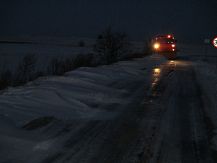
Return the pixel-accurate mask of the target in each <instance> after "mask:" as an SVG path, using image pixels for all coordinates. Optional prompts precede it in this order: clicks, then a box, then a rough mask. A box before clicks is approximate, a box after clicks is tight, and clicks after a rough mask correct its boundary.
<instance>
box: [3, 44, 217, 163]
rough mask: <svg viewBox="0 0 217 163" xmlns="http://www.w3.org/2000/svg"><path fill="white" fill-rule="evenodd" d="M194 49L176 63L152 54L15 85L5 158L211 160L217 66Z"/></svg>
mask: <svg viewBox="0 0 217 163" xmlns="http://www.w3.org/2000/svg"><path fill="white" fill-rule="evenodd" d="M197 47H199V46H197ZM195 49H198V48H195V46H188V47H185V48H182V51H180V55H179V58H178V60H177V61H167V60H166V59H164V58H163V57H161V56H159V55H152V56H148V57H145V58H142V59H136V60H133V61H124V62H119V63H116V64H113V65H107V66H100V67H96V68H88V67H83V68H79V69H77V70H75V71H71V72H68V73H66V74H65V75H64V76H61V77H55V76H54V77H44V78H40V79H38V80H36V81H33V82H31V83H28V84H27V85H25V86H23V87H17V88H10V89H8V90H7V91H6V92H4V93H3V94H2V95H0V128H1V133H0V144H1V145H0V158H1V160H0V162H2V163H6V162H7V163H11V162H12V163H13V162H16V163H23V162H30V163H31V162H32V163H40V162H43V163H49V162H76V163H77V162H94V163H96V162H99V163H100V162H115V161H116V162H124V163H126V162H153V163H156V161H158V162H167V163H174V162H180V160H181V161H182V162H194V161H198V162H207V161H210V162H209V163H212V161H213V160H212V159H211V157H208V156H210V155H212V154H210V149H209V147H208V146H209V145H210V146H211V148H212V150H211V151H212V152H214V154H215V152H216V151H217V118H216V117H217V102H216V99H217V68H216V65H215V64H214V63H215V62H213V60H204V59H203V58H202V59H200V57H202V56H203V53H201V52H199V51H198V53H197V54H198V56H199V57H196V56H197V55H196V54H195ZM211 51H212V53H211ZM209 54H210V56H212V57H213V56H214V55H216V51H215V50H214V49H212V50H210V53H209ZM213 58H215V57H213ZM210 62H211V63H210ZM207 127H208V128H207ZM8 153H10V154H9V155H8ZM213 162H214V161H213Z"/></svg>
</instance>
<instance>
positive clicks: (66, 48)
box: [0, 38, 144, 71]
mask: <svg viewBox="0 0 217 163" xmlns="http://www.w3.org/2000/svg"><path fill="white" fill-rule="evenodd" d="M9 41H11V42H12V43H0V71H2V70H6V69H9V70H11V71H14V69H16V68H17V65H18V64H19V63H20V62H21V60H22V59H23V57H24V56H26V55H34V56H35V58H36V60H37V62H36V67H37V70H38V71H45V70H46V69H47V67H48V65H49V63H50V61H51V60H52V59H54V58H55V59H56V58H57V59H60V60H61V59H63V58H73V57H75V56H77V55H80V54H82V55H85V54H89V53H93V45H94V43H95V40H94V39H87V38H80V39H79V38H76V39H74V40H70V39H68V40H67V39H59V40H58V39H57V38H55V39H51V38H50V39H49V38H43V39H42V38H40V39H39V38H35V39H34V40H31V41H29V40H28V39H27V41H26V39H24V40H23V41H26V43H25V42H24V43H22V42H21V43H19V42H17V43H13V39H12V40H10V39H9ZM28 41H29V42H30V43H28ZM32 41H33V42H32ZM80 41H83V42H84V44H85V46H84V47H79V42H80ZM143 48H144V43H143V42H132V49H133V51H134V52H142V51H143Z"/></svg>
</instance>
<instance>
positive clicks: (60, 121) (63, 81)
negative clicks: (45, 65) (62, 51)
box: [0, 56, 165, 162]
mask: <svg viewBox="0 0 217 163" xmlns="http://www.w3.org/2000/svg"><path fill="white" fill-rule="evenodd" d="M156 57H157V59H156ZM156 57H155V56H152V57H147V58H143V59H136V60H134V61H123V62H119V63H116V64H114V65H110V66H100V67H97V68H87V67H83V68H79V69H77V70H75V71H72V72H68V73H66V74H65V75H64V76H61V77H48V78H40V79H38V80H36V81H34V82H31V83H29V84H27V85H25V86H23V87H18V88H10V89H9V90H7V91H6V92H5V93H3V94H2V95H1V96H0V117H1V118H0V128H1V134H0V144H1V146H0V151H1V153H0V158H1V161H3V162H13V161H14V160H16V162H17V160H19V161H20V162H30V160H31V162H40V160H41V159H43V158H45V157H46V156H47V154H46V153H47V152H46V151H48V150H49V153H52V151H55V150H57V149H56V148H60V149H61V147H60V146H59V145H60V144H61V143H60V142H61V141H64V139H66V138H64V137H62V138H58V146H57V145H56V144H57V143H56V141H57V138H56V137H55V136H54V135H56V134H58V133H59V132H60V131H61V130H63V126H64V125H65V124H66V123H67V122H70V123H72V122H73V123H76V124H77V126H80V125H82V124H83V122H86V121H89V120H106V119H112V118H114V117H115V116H116V115H117V114H118V113H119V112H120V111H121V110H122V108H123V107H124V106H126V105H128V103H129V102H130V101H132V99H131V98H132V97H131V93H132V92H133V90H132V88H131V86H130V85H134V86H135V85H136V83H143V82H145V81H146V80H148V78H149V75H148V72H149V71H151V70H152V68H153V67H155V66H157V65H158V64H160V63H161V62H165V59H164V58H161V59H159V56H156ZM133 83H134V84H133ZM136 86H137V85H136ZM42 117H52V118H48V123H49V122H50V123H49V125H47V126H46V127H42V128H40V127H39V129H37V130H33V131H26V130H25V129H23V128H22V126H25V125H26V124H27V129H28V128H30V129H31V128H32V127H33V126H34V125H35V124H34V123H36V125H37V123H38V122H34V121H33V122H31V121H32V120H35V119H38V118H42ZM41 121H43V120H41ZM29 122H30V123H29ZM31 123H33V126H31ZM40 123H41V122H40V120H39V124H40ZM76 124H75V125H76ZM42 126H43V125H42ZM36 128H37V127H36ZM33 129H34V127H33ZM52 137H53V138H52ZM60 149H58V150H60ZM7 153H10V155H7ZM19 161H18V162H19Z"/></svg>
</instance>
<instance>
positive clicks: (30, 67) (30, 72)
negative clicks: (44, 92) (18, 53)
mask: <svg viewBox="0 0 217 163" xmlns="http://www.w3.org/2000/svg"><path fill="white" fill-rule="evenodd" d="M36 62H37V59H36V57H35V55H26V56H25V57H24V58H23V60H22V61H21V62H20V64H19V65H18V68H17V75H16V82H17V83H16V84H18V85H19V84H23V83H25V82H28V81H31V80H33V79H34V77H35V65H36Z"/></svg>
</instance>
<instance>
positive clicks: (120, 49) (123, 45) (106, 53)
mask: <svg viewBox="0 0 217 163" xmlns="http://www.w3.org/2000/svg"><path fill="white" fill-rule="evenodd" d="M129 45H130V44H129V41H128V39H127V35H126V34H125V33H119V32H113V31H112V29H111V28H110V27H109V28H107V29H106V30H105V31H104V32H103V33H102V34H100V35H99V36H98V38H97V40H96V44H95V45H94V51H95V52H97V53H98V54H99V55H100V56H101V57H102V58H103V60H104V62H105V63H106V64H110V63H113V62H116V61H117V60H118V57H120V56H121V55H123V54H124V53H127V52H128V50H129Z"/></svg>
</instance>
